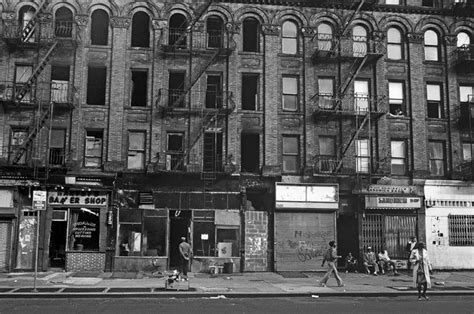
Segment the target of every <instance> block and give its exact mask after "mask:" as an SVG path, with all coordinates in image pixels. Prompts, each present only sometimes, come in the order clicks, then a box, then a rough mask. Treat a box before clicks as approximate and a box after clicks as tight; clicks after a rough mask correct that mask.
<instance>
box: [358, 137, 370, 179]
mask: <svg viewBox="0 0 474 314" xmlns="http://www.w3.org/2000/svg"><path fill="white" fill-rule="evenodd" d="M355 144H356V171H357V172H362V173H367V172H369V159H370V146H369V140H368V139H361V140H356V143H355Z"/></svg>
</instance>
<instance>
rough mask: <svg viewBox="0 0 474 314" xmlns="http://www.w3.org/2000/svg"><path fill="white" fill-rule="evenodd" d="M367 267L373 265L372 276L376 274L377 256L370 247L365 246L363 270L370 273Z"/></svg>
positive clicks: (377, 267) (377, 270) (377, 269)
mask: <svg viewBox="0 0 474 314" xmlns="http://www.w3.org/2000/svg"><path fill="white" fill-rule="evenodd" d="M369 267H374V276H377V275H378V272H379V266H378V265H377V256H376V255H375V253H374V251H372V247H370V246H369V247H367V252H365V253H364V268H365V272H366V273H367V274H369V275H370V270H369Z"/></svg>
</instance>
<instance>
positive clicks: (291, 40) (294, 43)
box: [281, 21, 298, 55]
mask: <svg viewBox="0 0 474 314" xmlns="http://www.w3.org/2000/svg"><path fill="white" fill-rule="evenodd" d="M281 52H283V53H287V54H292V55H294V54H296V53H298V26H297V25H296V23H294V22H292V21H286V22H284V23H283V26H282V31H281Z"/></svg>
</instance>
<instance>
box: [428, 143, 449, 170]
mask: <svg viewBox="0 0 474 314" xmlns="http://www.w3.org/2000/svg"><path fill="white" fill-rule="evenodd" d="M429 157H430V165H429V168H430V174H431V175H432V176H443V175H444V170H445V158H444V143H443V142H439V141H430V142H429Z"/></svg>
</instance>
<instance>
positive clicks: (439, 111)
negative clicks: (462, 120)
mask: <svg viewBox="0 0 474 314" xmlns="http://www.w3.org/2000/svg"><path fill="white" fill-rule="evenodd" d="M426 101H427V107H428V108H427V109H428V118H437V119H441V118H443V115H444V112H443V111H444V110H443V103H442V101H441V85H439V84H426Z"/></svg>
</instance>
